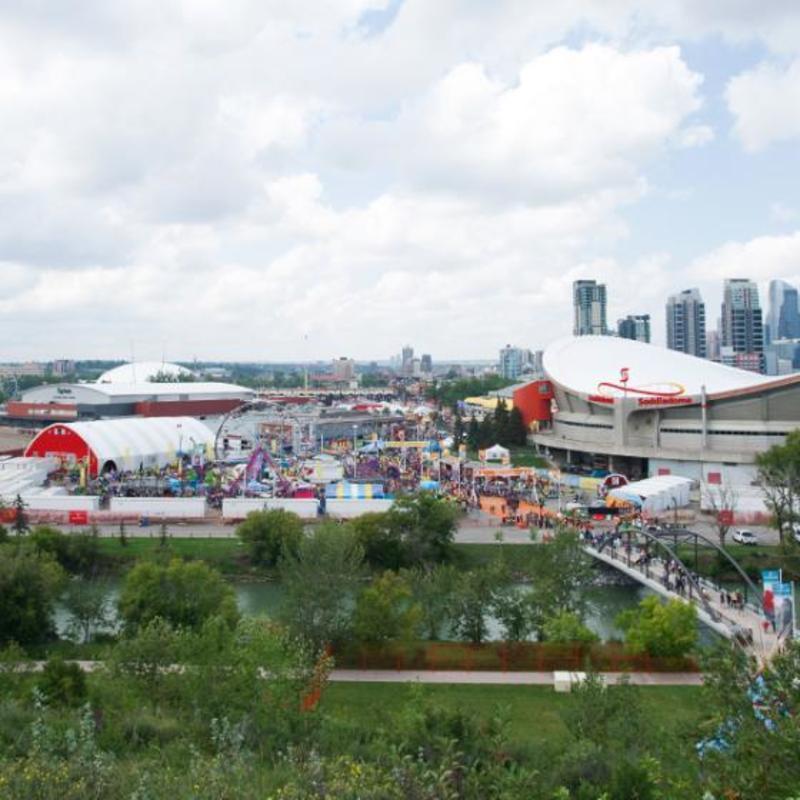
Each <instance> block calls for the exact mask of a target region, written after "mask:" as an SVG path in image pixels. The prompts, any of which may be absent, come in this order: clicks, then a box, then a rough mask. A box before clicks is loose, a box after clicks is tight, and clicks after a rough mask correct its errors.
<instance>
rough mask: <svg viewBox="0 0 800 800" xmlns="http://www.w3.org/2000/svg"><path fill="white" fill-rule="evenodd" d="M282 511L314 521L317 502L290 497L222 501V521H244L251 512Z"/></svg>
mask: <svg viewBox="0 0 800 800" xmlns="http://www.w3.org/2000/svg"><path fill="white" fill-rule="evenodd" d="M278 508H280V509H283V510H284V511H291V512H292V513H293V514H297V516H298V517H300V518H301V519H316V516H317V501H316V500H312V499H293V498H291V497H276V498H272V497H230V498H226V499H225V500H223V501H222V517H223V519H244V518H245V517H246V516H247V515H248V514H249V513H250V512H251V511H272V510H273V509H278Z"/></svg>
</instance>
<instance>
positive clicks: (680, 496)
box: [608, 475, 692, 514]
mask: <svg viewBox="0 0 800 800" xmlns="http://www.w3.org/2000/svg"><path fill="white" fill-rule="evenodd" d="M691 488H692V480H691V479H690V478H681V477H680V476H678V475H657V476H655V477H653V478H646V479H645V480H643V481H634V482H633V483H629V484H627V485H626V486H620V487H619V488H617V489H611V490H610V491H609V493H608V494H609V496H610V497H613V498H615V499H616V500H621V501H623V502H629V503H633V504H634V505H635V506H637V507H638V508H641V510H642V511H644V512H647V513H650V514H661V513H663V512H664V511H671V510H672V509H675V508H683V507H684V506H688V505H689V492H690V490H691Z"/></svg>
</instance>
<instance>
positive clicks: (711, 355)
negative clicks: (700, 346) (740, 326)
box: [675, 331, 720, 361]
mask: <svg viewBox="0 0 800 800" xmlns="http://www.w3.org/2000/svg"><path fill="white" fill-rule="evenodd" d="M719 348H720V341H719V331H706V358H708V359H709V360H710V361H719V360H720V355H719ZM675 349H676V350H677V348H675Z"/></svg>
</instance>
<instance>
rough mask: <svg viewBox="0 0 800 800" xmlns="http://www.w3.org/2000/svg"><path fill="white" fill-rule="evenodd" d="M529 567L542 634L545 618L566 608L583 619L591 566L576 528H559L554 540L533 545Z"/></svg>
mask: <svg viewBox="0 0 800 800" xmlns="http://www.w3.org/2000/svg"><path fill="white" fill-rule="evenodd" d="M529 571H530V576H531V582H532V584H533V588H532V589H531V592H530V595H529V597H530V600H531V605H532V616H533V623H534V629H535V630H536V632H537V633H538V635H539V637H540V638H544V624H545V622H546V621H547V620H549V619H552V618H553V617H556V616H558V614H560V613H561V612H563V611H569V612H570V613H572V614H575V615H576V616H577V617H578V619H580V620H582V619H583V616H584V612H585V608H586V591H587V589H588V588H589V586H590V585H591V583H592V567H591V564H590V561H589V557H588V556H587V555H586V554H585V553H584V552H583V548H582V547H581V542H580V539H579V537H578V535H577V533H576V532H575V531H573V530H569V529H563V530H560V531H558V532H557V533H556V535H555V536H554V537H553V540H552V541H551V542H548V543H547V544H544V545H541V546H539V547H536V548H534V549H533V558H532V560H531V562H530V567H529Z"/></svg>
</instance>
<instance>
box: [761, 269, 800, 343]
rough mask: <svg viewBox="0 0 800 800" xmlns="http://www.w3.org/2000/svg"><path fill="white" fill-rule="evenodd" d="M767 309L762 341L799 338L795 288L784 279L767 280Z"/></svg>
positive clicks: (798, 314) (798, 317)
mask: <svg viewBox="0 0 800 800" xmlns="http://www.w3.org/2000/svg"><path fill="white" fill-rule="evenodd" d="M768 294H769V311H768V312H767V319H766V323H765V325H764V343H765V344H769V343H770V342H772V341H777V340H779V339H800V310H798V299H797V289H795V287H794V286H792V285H791V284H789V283H786V281H779V280H774V281H770V282H769V292H768Z"/></svg>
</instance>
